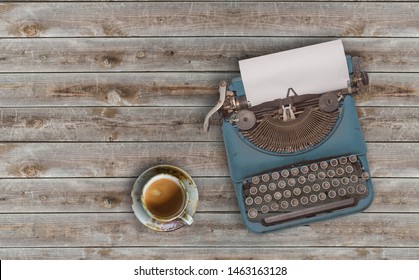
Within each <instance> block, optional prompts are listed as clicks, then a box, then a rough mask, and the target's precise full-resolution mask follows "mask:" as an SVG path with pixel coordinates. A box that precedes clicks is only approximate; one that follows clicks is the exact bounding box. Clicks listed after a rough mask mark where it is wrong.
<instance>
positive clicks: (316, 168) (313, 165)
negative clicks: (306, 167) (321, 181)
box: [310, 163, 319, 171]
mask: <svg viewBox="0 0 419 280" xmlns="http://www.w3.org/2000/svg"><path fill="white" fill-rule="evenodd" d="M310 169H311V171H317V170H318V169H319V166H318V165H317V164H315V163H313V164H311V165H310Z"/></svg>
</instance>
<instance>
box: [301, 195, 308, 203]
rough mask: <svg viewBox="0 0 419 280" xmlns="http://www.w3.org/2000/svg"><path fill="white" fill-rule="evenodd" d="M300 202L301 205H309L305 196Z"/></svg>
mask: <svg viewBox="0 0 419 280" xmlns="http://www.w3.org/2000/svg"><path fill="white" fill-rule="evenodd" d="M300 202H301V204H307V203H308V198H307V197H306V196H303V197H302V198H301V199H300Z"/></svg>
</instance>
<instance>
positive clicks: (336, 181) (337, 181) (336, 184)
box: [332, 179, 340, 187]
mask: <svg viewBox="0 0 419 280" xmlns="http://www.w3.org/2000/svg"><path fill="white" fill-rule="evenodd" d="M339 184H340V182H339V180H338V179H333V180H332V186H334V187H337V186H339Z"/></svg>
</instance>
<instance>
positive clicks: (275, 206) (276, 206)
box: [271, 203, 279, 211]
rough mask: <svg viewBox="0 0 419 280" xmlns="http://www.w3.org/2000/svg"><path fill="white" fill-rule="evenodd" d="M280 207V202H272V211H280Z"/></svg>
mask: <svg viewBox="0 0 419 280" xmlns="http://www.w3.org/2000/svg"><path fill="white" fill-rule="evenodd" d="M278 209H279V205H278V203H272V204H271V210H272V211H278Z"/></svg>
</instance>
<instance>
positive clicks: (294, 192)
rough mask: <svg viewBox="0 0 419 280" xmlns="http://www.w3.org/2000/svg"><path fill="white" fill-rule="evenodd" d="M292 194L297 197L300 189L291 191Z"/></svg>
mask: <svg viewBox="0 0 419 280" xmlns="http://www.w3.org/2000/svg"><path fill="white" fill-rule="evenodd" d="M292 193H293V194H294V195H296V196H299V195H300V194H301V189H300V188H295V189H293V190H292Z"/></svg>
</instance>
